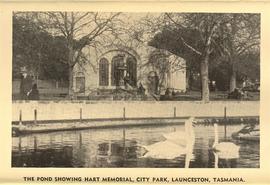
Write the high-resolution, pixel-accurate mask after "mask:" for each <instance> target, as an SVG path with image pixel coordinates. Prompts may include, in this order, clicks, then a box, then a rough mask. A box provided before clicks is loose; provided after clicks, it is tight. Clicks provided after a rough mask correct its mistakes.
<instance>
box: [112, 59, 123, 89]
mask: <svg viewBox="0 0 270 185" xmlns="http://www.w3.org/2000/svg"><path fill="white" fill-rule="evenodd" d="M121 67H124V55H117V56H114V57H113V59H112V68H111V83H112V85H116V86H119V85H120V81H121V80H122V79H123V78H124V71H123V70H119V69H120V68H121Z"/></svg>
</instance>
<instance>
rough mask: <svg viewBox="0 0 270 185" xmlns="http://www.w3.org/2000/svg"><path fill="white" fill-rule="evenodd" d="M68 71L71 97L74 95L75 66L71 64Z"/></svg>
mask: <svg viewBox="0 0 270 185" xmlns="http://www.w3.org/2000/svg"><path fill="white" fill-rule="evenodd" d="M68 72H69V74H68V75H69V77H68V81H69V82H68V95H69V97H72V96H73V67H72V66H69V69H68Z"/></svg>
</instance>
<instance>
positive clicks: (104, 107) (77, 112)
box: [12, 101, 260, 121]
mask: <svg viewBox="0 0 270 185" xmlns="http://www.w3.org/2000/svg"><path fill="white" fill-rule="evenodd" d="M259 108H260V103H259V102H258V101H239V102H238V101H225V102H223V101H212V102H210V103H206V104H205V103H202V102H197V101H190V102H189V101H183V102H179V101H178V102H123V101H116V102H93V101H39V102H37V101H13V103H12V121H19V119H20V112H21V119H22V121H31V120H34V118H35V113H34V112H35V110H36V117H37V120H68V119H80V118H82V119H109V118H122V117H125V118H151V117H164V118H166V117H174V116H177V117H186V116H195V117H222V116H224V112H225V109H226V115H227V116H228V117H231V116H259Z"/></svg>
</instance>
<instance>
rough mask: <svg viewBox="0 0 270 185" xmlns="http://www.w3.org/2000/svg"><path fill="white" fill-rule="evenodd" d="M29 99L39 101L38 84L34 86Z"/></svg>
mask: <svg viewBox="0 0 270 185" xmlns="http://www.w3.org/2000/svg"><path fill="white" fill-rule="evenodd" d="M28 99H29V100H39V91H38V88H37V84H36V83H35V84H34V85H33V87H32V89H31V90H30V92H29V95H28Z"/></svg>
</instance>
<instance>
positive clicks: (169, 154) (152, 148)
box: [142, 118, 195, 167]
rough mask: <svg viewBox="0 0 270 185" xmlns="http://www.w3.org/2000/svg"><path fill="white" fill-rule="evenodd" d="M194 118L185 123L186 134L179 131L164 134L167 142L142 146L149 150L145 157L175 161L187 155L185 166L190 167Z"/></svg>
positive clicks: (193, 137)
mask: <svg viewBox="0 0 270 185" xmlns="http://www.w3.org/2000/svg"><path fill="white" fill-rule="evenodd" d="M193 121H194V118H190V119H188V120H187V121H186V122H185V132H182V131H177V132H173V133H169V134H164V135H163V136H164V137H165V138H166V140H165V141H161V142H157V143H154V144H152V145H148V146H142V147H143V148H145V149H146V150H147V152H146V153H145V154H144V155H143V157H151V158H157V159H174V158H176V157H179V156H181V155H183V154H186V163H185V166H186V167H187V166H188V165H189V161H190V160H191V158H192V151H193V145H194V142H195V135H194V131H193V126H192V123H193Z"/></svg>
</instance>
